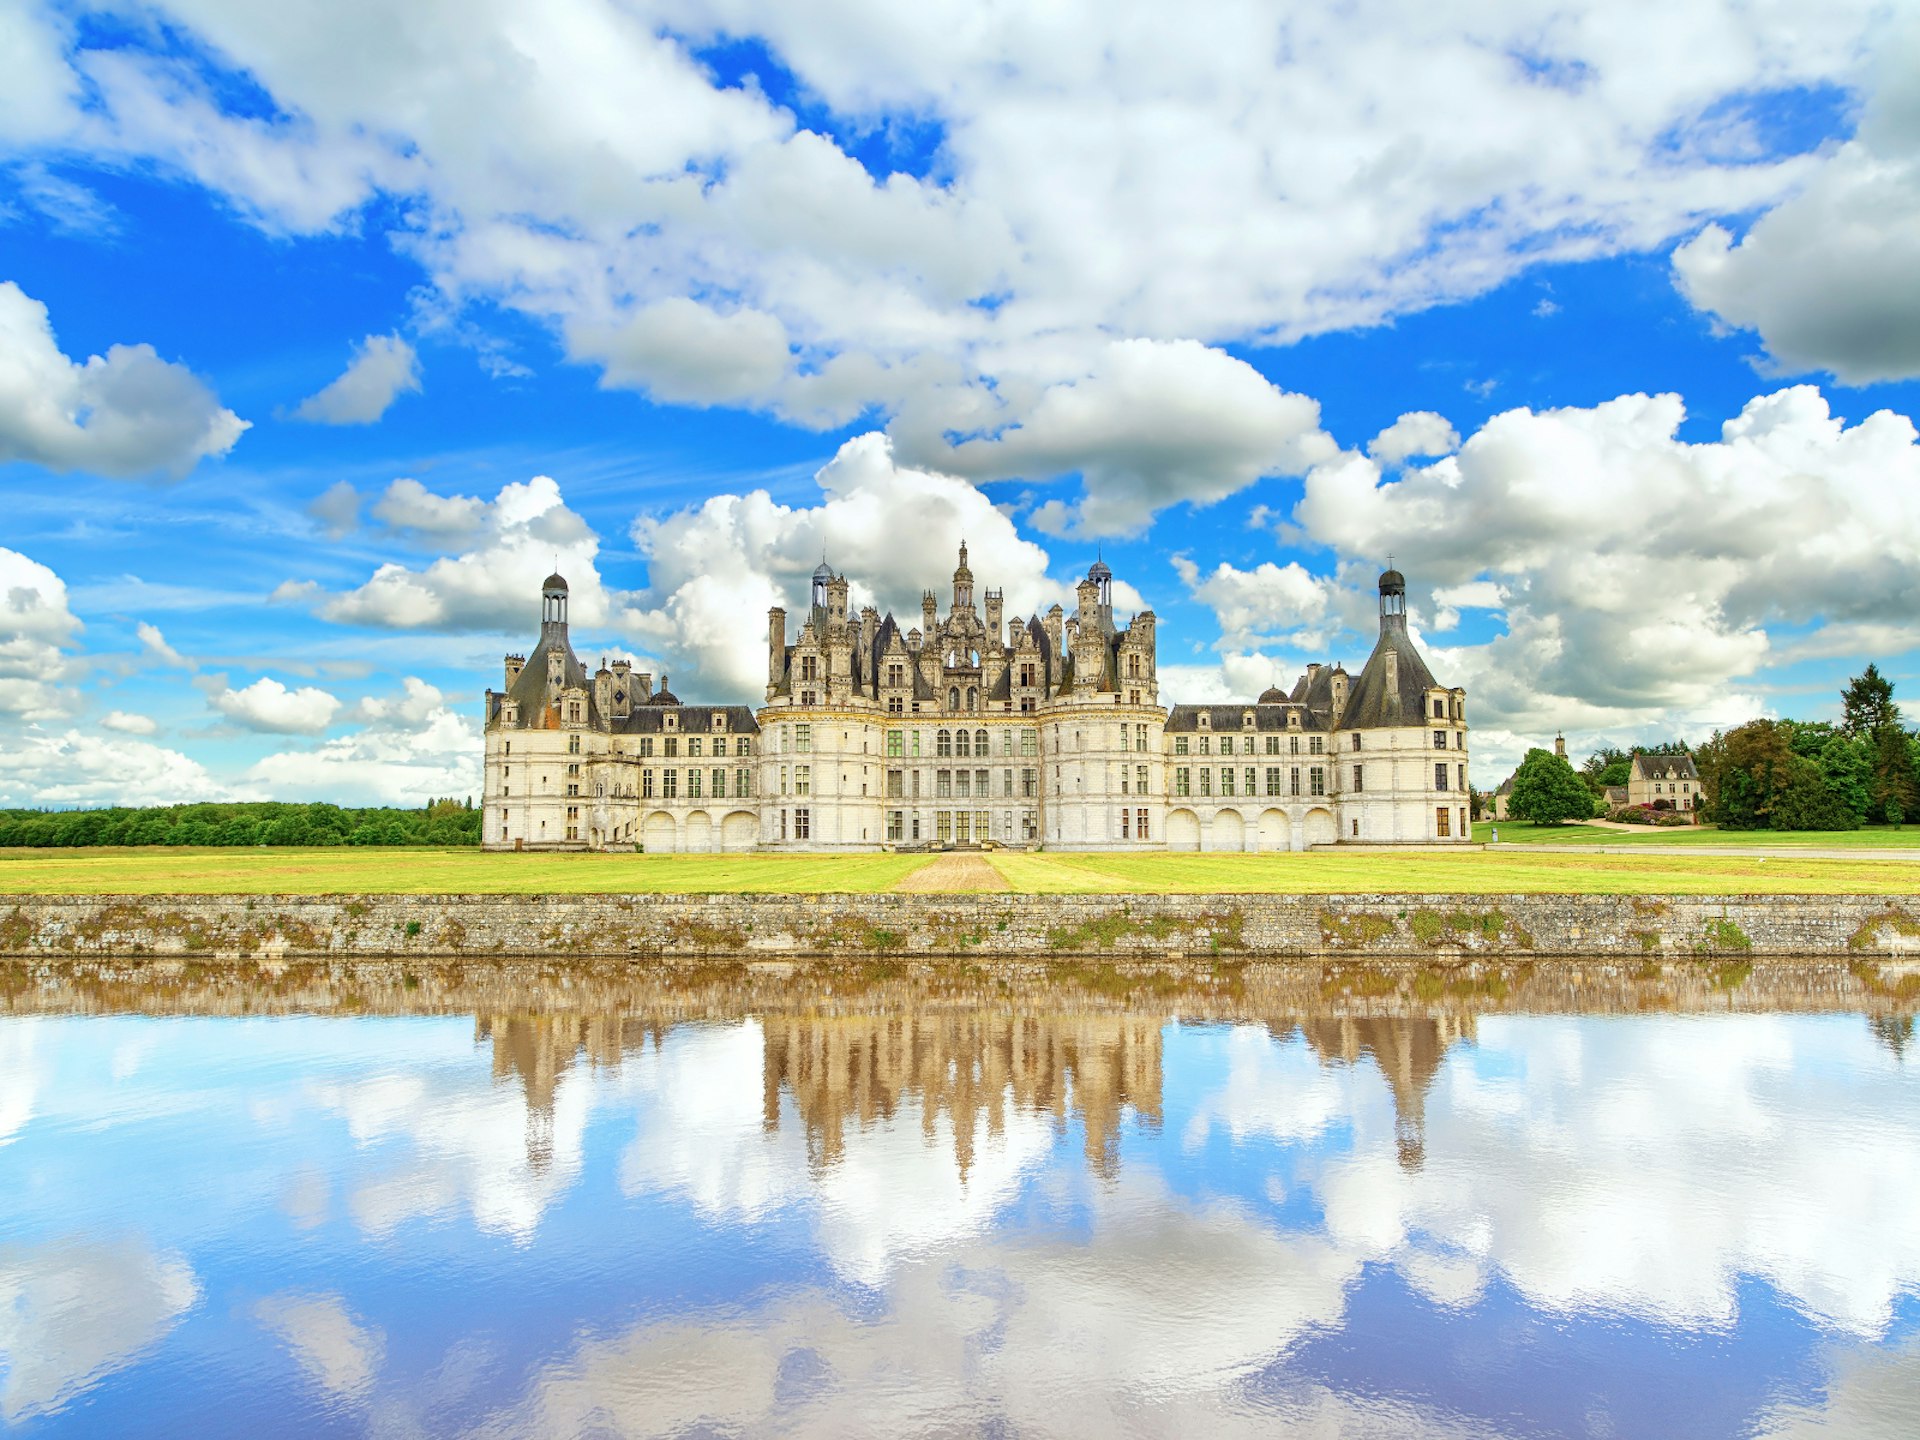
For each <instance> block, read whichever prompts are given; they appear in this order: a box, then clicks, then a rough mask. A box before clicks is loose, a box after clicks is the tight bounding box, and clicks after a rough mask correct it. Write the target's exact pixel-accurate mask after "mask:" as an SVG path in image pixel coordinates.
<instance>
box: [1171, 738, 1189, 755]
mask: <svg viewBox="0 0 1920 1440" xmlns="http://www.w3.org/2000/svg"><path fill="white" fill-rule="evenodd" d="M1173 753H1174V754H1176V755H1185V754H1186V753H1187V737H1186V736H1184V735H1176V736H1174V737H1173Z"/></svg>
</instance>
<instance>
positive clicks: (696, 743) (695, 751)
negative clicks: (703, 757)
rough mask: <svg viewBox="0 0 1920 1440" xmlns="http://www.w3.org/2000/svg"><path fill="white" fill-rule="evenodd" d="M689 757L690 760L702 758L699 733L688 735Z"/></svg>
mask: <svg viewBox="0 0 1920 1440" xmlns="http://www.w3.org/2000/svg"><path fill="white" fill-rule="evenodd" d="M687 758H688V759H689V760H698V759H699V758H700V737H699V736H698V735H689V736H688V737H687Z"/></svg>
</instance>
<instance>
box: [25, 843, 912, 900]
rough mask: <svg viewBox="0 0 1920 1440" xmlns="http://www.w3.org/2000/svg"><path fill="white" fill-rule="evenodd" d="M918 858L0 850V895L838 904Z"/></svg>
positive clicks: (892, 877)
mask: <svg viewBox="0 0 1920 1440" xmlns="http://www.w3.org/2000/svg"><path fill="white" fill-rule="evenodd" d="M930 858H931V857H929V856H926V855H633V854H627V855H601V854H572V855H489V854H486V853H484V852H483V851H480V850H470V849H448V850H430V849H391V850H389V849H377V848H373V847H365V848H362V847H358V846H356V847H351V848H345V849H324V850H312V849H286V850H272V849H259V850H251V849H219V848H215V849H193V848H188V847H181V848H179V849H174V848H170V847H160V848H140V849H104V848H103V849H92V850H0V894H8V895H165V894H203V895H204V894H227V895H274V894H278V895H352V894H383V895H393V894H402V895H440V894H446V895H529V894H549V893H551V894H568V895H579V894H597V893H602V892H608V891H616V892H646V891H654V892H659V893H663V894H713V893H746V892H756V891H772V892H777V893H785V894H810V895H814V894H832V893H839V894H845V893H849V892H863V891H873V890H887V889H891V888H892V887H893V886H894V885H895V884H897V883H898V882H899V881H901V880H902V879H904V878H905V877H906V876H908V875H910V874H912V873H913V872H914V871H915V870H918V869H919V868H920V867H921V866H923V865H925V864H926V863H927V862H928V860H929V859H930Z"/></svg>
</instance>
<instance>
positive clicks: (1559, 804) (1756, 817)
mask: <svg viewBox="0 0 1920 1440" xmlns="http://www.w3.org/2000/svg"><path fill="white" fill-rule="evenodd" d="M1642 753H1644V754H1669V755H1691V756H1692V757H1693V763H1694V768H1695V769H1697V770H1698V771H1699V772H1700V793H1701V795H1702V797H1703V798H1702V803H1701V813H1702V814H1703V815H1704V816H1705V818H1706V819H1708V820H1711V821H1713V822H1714V823H1715V824H1716V825H1719V826H1720V827H1722V828H1723V829H1727V830H1857V829H1859V828H1860V827H1861V826H1862V825H1893V826H1899V825H1902V824H1904V823H1905V822H1906V821H1907V820H1910V819H1914V818H1920V731H1914V730H1909V729H1908V728H1907V727H1906V725H1905V724H1904V723H1903V722H1902V720H1901V716H1900V707H1899V706H1898V705H1897V704H1895V703H1894V699H1893V682H1892V681H1890V680H1888V679H1887V678H1886V677H1885V676H1884V675H1882V674H1881V673H1880V670H1879V667H1878V666H1876V665H1869V666H1867V668H1866V670H1865V672H1864V673H1862V674H1860V675H1856V676H1854V677H1853V679H1851V680H1849V681H1848V682H1847V686H1846V688H1845V689H1844V690H1842V691H1841V692H1840V722H1839V724H1837V725H1836V724H1833V723H1831V722H1828V721H1825V720H1749V721H1748V722H1747V723H1746V724H1744V725H1741V726H1738V727H1736V728H1734V729H1732V730H1725V731H1720V730H1716V731H1715V732H1714V734H1713V738H1712V739H1710V740H1708V741H1706V742H1705V743H1704V744H1701V745H1696V746H1691V747H1689V746H1688V745H1686V744H1685V743H1684V742H1674V743H1670V744H1664V745H1657V746H1652V747H1649V748H1648V749H1646V750H1644V751H1642ZM1632 763H1633V755H1632V752H1630V751H1625V750H1615V749H1612V748H1606V749H1601V750H1599V751H1596V752H1595V753H1594V754H1593V755H1591V756H1589V757H1588V759H1587V761H1586V763H1585V764H1583V765H1582V766H1581V767H1580V769H1579V770H1577V771H1576V770H1575V769H1574V768H1573V767H1572V766H1571V765H1569V764H1568V763H1567V762H1566V761H1565V760H1562V759H1560V758H1559V757H1558V756H1556V755H1553V754H1551V753H1549V752H1548V751H1545V750H1537V749H1536V750H1529V751H1528V752H1527V757H1526V759H1525V760H1524V761H1523V762H1522V763H1521V765H1520V768H1519V769H1518V770H1517V771H1516V772H1515V773H1514V781H1513V789H1512V791H1511V792H1510V794H1509V795H1508V799H1507V813H1508V814H1509V815H1511V816H1513V817H1514V818H1515V819H1528V820H1533V821H1535V822H1536V823H1540V824H1548V825H1552V824H1558V823H1560V822H1561V821H1564V820H1585V819H1591V818H1593V817H1594V816H1604V815H1606V814H1607V813H1609V812H1608V809H1607V806H1606V803H1605V795H1606V790H1607V787H1608V786H1612V785H1625V784H1626V783H1627V779H1628V774H1629V771H1630V770H1631V768H1632ZM1615 818H1616V819H1619V818H1640V819H1643V820H1645V819H1648V818H1651V819H1652V821H1653V823H1658V824H1666V823H1675V824H1678V823H1682V821H1683V817H1682V816H1681V815H1680V814H1679V813H1678V812H1675V813H1673V814H1672V815H1670V816H1669V815H1660V816H1653V817H1646V816H1643V815H1640V814H1639V812H1635V815H1634V816H1631V817H1629V816H1627V815H1626V814H1625V812H1615Z"/></svg>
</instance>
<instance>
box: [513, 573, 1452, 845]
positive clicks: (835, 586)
mask: <svg viewBox="0 0 1920 1440" xmlns="http://www.w3.org/2000/svg"><path fill="white" fill-rule="evenodd" d="M1112 591H1113V572H1112V571H1111V570H1109V569H1108V568H1107V566H1106V565H1105V564H1104V563H1099V562H1096V563H1095V564H1094V566H1093V568H1092V569H1090V570H1089V571H1088V572H1087V575H1086V578H1085V579H1084V580H1082V581H1081V582H1080V583H1079V585H1078V587H1077V589H1076V602H1077V603H1076V606H1075V610H1074V613H1073V614H1071V615H1068V614H1066V613H1065V612H1064V611H1063V610H1062V609H1061V607H1059V606H1058V605H1056V606H1054V607H1053V608H1052V609H1051V610H1049V611H1048V612H1047V613H1046V614H1045V615H1044V616H1041V615H1034V616H1031V617H1030V618H1028V619H1026V620H1021V619H1020V618H1019V617H1017V616H1015V617H1012V618H1011V619H1009V618H1007V617H1005V616H1004V615H1003V603H1002V596H1001V592H999V591H997V590H987V591H984V592H983V593H981V594H980V595H979V597H978V599H977V600H976V597H975V590H974V578H973V571H972V570H971V569H970V568H969V567H968V564H967V547H966V545H965V544H964V543H962V544H961V546H960V563H959V566H958V567H957V568H956V569H955V570H954V572H953V588H952V593H951V600H950V602H949V604H948V607H947V611H946V614H945V615H944V616H943V615H941V613H940V604H939V601H938V599H937V598H936V597H935V595H934V593H933V592H932V591H931V590H929V591H926V592H924V593H923V595H922V596H921V606H920V608H921V615H920V623H919V624H918V625H916V626H913V627H912V628H910V629H907V630H905V631H904V632H903V631H902V630H901V628H900V625H899V623H898V621H896V619H895V618H894V617H893V616H892V615H891V614H889V615H886V616H884V617H883V616H881V615H880V614H878V613H877V612H876V611H875V610H874V609H873V608H872V607H871V606H869V607H867V608H865V609H863V610H861V611H860V612H859V613H857V614H856V613H854V612H853V611H852V610H851V608H850V606H849V604H848V598H847V595H848V587H847V581H846V578H845V577H844V576H842V575H838V574H836V573H835V572H834V571H833V569H832V568H831V567H830V566H828V565H826V564H825V563H824V562H823V563H822V564H821V566H820V568H819V569H818V570H816V571H815V572H814V575H813V584H812V594H811V596H810V597H809V604H808V607H807V609H806V611H805V612H804V613H803V614H802V615H801V616H800V617H799V621H800V624H799V630H798V633H797V634H791V633H790V632H789V628H788V619H787V614H786V611H785V610H783V609H780V608H775V609H773V610H771V611H769V612H768V616H767V683H766V693H765V697H764V703H763V704H762V705H761V706H760V708H759V709H758V711H755V710H753V709H751V708H749V707H747V706H744V705H690V704H685V703H683V702H682V701H681V700H680V699H679V697H677V696H676V695H674V694H673V693H672V692H671V691H670V690H669V689H668V688H667V683H666V677H665V676H662V677H661V685H660V688H659V689H658V690H655V689H654V688H653V677H652V676H651V675H649V674H646V673H644V672H639V671H635V670H633V669H632V668H631V666H630V665H628V664H627V662H625V661H616V662H615V663H614V664H613V665H611V666H608V665H606V664H602V665H601V666H600V668H599V669H598V670H597V671H596V672H595V673H594V674H592V675H588V674H587V672H586V669H585V667H584V666H583V665H582V664H581V663H580V661H579V659H578V658H577V657H576V656H575V655H574V652H573V647H572V645H571V643H570V641H569V639H568V634H567V582H566V581H565V579H563V578H562V577H561V576H559V575H551V576H549V577H547V581H546V583H545V585H544V586H543V587H542V589H541V626H540V638H539V643H538V644H537V645H536V646H535V649H534V653H533V656H532V659H531V660H530V661H529V660H528V659H527V658H526V657H524V656H520V655H509V656H508V657H507V660H506V682H505V688H504V689H503V690H499V691H495V690H489V691H487V695H486V720H485V728H486V780H485V808H486V815H485V828H484V831H483V843H484V845H485V846H486V848H488V849H493V850H516V849H540V850H588V849H593V850H606V849H628V848H631V847H633V846H636V845H638V846H641V847H643V848H644V849H646V850H647V851H649V852H654V853H659V852H675V851H696V852H702V851H717V850H796V851H827V850H878V849H883V848H908V849H911V848H927V847H933V848H944V847H948V846H961V845H982V844H995V845H1005V846H1015V847H1034V846H1042V845H1044V846H1049V847H1051V848H1054V849H1060V850H1122V851H1142V850H1168V849H1171V850H1211V851H1270V850H1302V849H1305V848H1307V847H1308V846H1310V845H1326V844H1336V843H1337V844H1343V845H1409V844H1411V845H1424V844H1437V845H1446V844H1461V843H1465V842H1466V841H1468V840H1469V839H1470V837H1471V833H1472V832H1471V828H1470V826H1469V824H1468V812H1467V799H1468V790H1467V784H1468V768H1467V762H1468V752H1467V735H1468V727H1467V720H1466V693H1465V691H1463V690H1461V689H1459V688H1457V687H1456V688H1451V689H1450V688H1447V687H1444V686H1442V685H1440V684H1439V682H1438V681H1436V680H1435V679H1434V677H1433V674H1432V672H1431V671H1430V670H1429V669H1428V668H1427V665H1426V662H1425V660H1423V659H1422V658H1421V656H1420V654H1419V651H1418V650H1417V649H1416V648H1415V647H1414V645H1413V643H1412V640H1411V638H1410V636H1409V635H1408V633H1407V624H1406V581H1405V578H1404V577H1403V576H1402V575H1401V574H1400V572H1399V571H1397V570H1388V571H1387V572H1386V573H1385V574H1383V575H1382V576H1381V577H1380V634H1379V640H1378V642H1377V643H1376V644H1375V646H1374V649H1373V653H1372V654H1371V655H1370V656H1369V657H1368V659H1367V663H1366V665H1365V666H1364V667H1362V669H1361V671H1360V673H1359V675H1358V676H1352V675H1349V674H1348V673H1347V671H1346V669H1345V668H1344V667H1343V666H1340V665H1319V664H1316V665H1311V666H1309V667H1308V668H1307V673H1306V674H1304V675H1302V676H1301V677H1300V678H1299V679H1298V680H1297V681H1296V682H1295V684H1294V686H1293V688H1292V689H1291V690H1290V691H1287V692H1282V691H1281V690H1279V689H1278V688H1274V689H1270V690H1268V691H1266V692H1265V693H1264V694H1262V695H1261V696H1259V698H1258V699H1255V700H1252V701H1249V702H1247V703H1245V704H1239V705H1173V706H1172V707H1171V708H1168V707H1166V706H1163V705H1162V703H1161V700H1160V687H1159V670H1158V659H1157V636H1156V628H1155V627H1156V620H1155V617H1154V615H1153V612H1152V611H1143V612H1142V613H1140V614H1138V615H1135V616H1133V617H1132V618H1131V619H1130V620H1129V621H1128V622H1127V623H1126V624H1125V625H1124V626H1123V625H1121V624H1119V623H1118V622H1117V621H1116V620H1115V618H1114V613H1113V593H1112Z"/></svg>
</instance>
